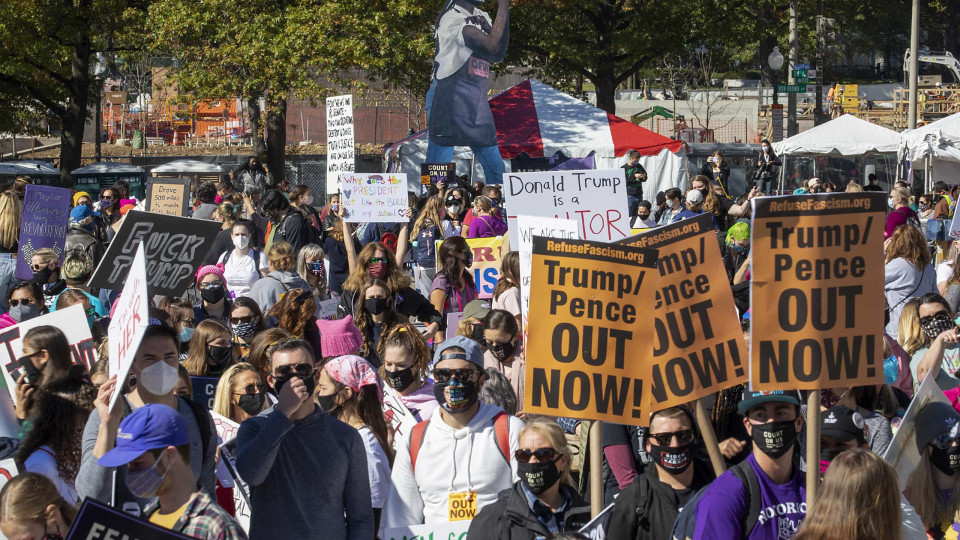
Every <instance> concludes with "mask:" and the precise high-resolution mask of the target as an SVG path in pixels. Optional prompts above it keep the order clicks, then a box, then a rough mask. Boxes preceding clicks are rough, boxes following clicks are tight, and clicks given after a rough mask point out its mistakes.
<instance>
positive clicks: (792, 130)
mask: <svg viewBox="0 0 960 540" xmlns="http://www.w3.org/2000/svg"><path fill="white" fill-rule="evenodd" d="M798 3H799V0H790V52H789V57H790V60H789V68H790V79H789V83H788V84H797V80H796V78H795V77H794V76H793V74H794V69H795V66H796V64H797V60H799V59H800V39H799V38H798V37H797V4H798ZM797 131H798V129H797V94H796V93H794V92H791V93H790V94H788V95H787V137H793V136H794V135H796V134H797Z"/></svg>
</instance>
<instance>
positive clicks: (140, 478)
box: [127, 459, 170, 499]
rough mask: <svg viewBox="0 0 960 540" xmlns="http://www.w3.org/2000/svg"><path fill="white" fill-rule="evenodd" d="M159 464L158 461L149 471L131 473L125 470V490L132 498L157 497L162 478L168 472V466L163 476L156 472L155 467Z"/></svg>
mask: <svg viewBox="0 0 960 540" xmlns="http://www.w3.org/2000/svg"><path fill="white" fill-rule="evenodd" d="M159 464H160V460H159V459H158V460H157V461H156V463H154V464H153V467H150V468H149V469H143V470H141V471H131V470H127V488H128V489H129V490H130V493H133V496H134V497H139V498H141V499H150V498H152V497H156V496H157V492H158V491H160V484H162V483H163V477H164V476H166V475H167V471H169V470H170V466H169V465H168V466H167V471H163V474H160V473H158V472H157V465H159Z"/></svg>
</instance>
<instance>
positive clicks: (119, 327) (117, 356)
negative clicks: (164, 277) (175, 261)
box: [107, 245, 150, 410]
mask: <svg viewBox="0 0 960 540" xmlns="http://www.w3.org/2000/svg"><path fill="white" fill-rule="evenodd" d="M149 321H150V304H149V293H148V292H147V268H146V261H145V257H144V255H143V246H142V245H139V246H137V253H136V255H134V257H133V264H131V265H130V272H128V273H127V283H126V285H124V286H123V291H122V292H121V293H120V298H118V299H117V303H116V304H115V306H114V310H113V316H112V317H111V319H110V327H109V328H108V329H107V335H108V336H109V340H108V342H107V343H108V346H109V348H110V362H109V363H110V372H109V373H110V375H111V376H112V375H116V376H117V381H124V380H126V377H127V373H129V372H130V366H132V365H133V360H134V358H135V357H136V355H137V347H139V346H140V340H141V339H143V334H144V332H146V331H147V325H148V324H150V322H149ZM120 394H121V392H114V393H113V396H112V397H111V398H110V409H111V410H112V409H113V407H114V406H115V405H116V403H117V400H118V398H119V397H120Z"/></svg>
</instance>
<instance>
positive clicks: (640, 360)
mask: <svg viewBox="0 0 960 540" xmlns="http://www.w3.org/2000/svg"><path fill="white" fill-rule="evenodd" d="M656 265H657V250H655V249H646V248H635V247H630V246H618V245H609V244H604V243H602V242H591V241H585V240H554V239H552V238H542V237H534V238H533V279H532V282H531V291H530V311H531V313H536V314H537V316H536V317H533V318H531V319H530V325H529V336H530V339H529V341H528V342H527V355H526V358H527V372H526V381H525V383H524V394H525V396H526V397H525V399H524V407H523V410H524V412H526V413H527V414H548V415H551V416H569V417H571V418H581V419H585V420H601V421H610V422H615V423H619V424H631V425H637V424H641V425H646V422H647V415H646V414H645V413H647V412H649V411H648V410H647V409H648V404H649V400H646V399H643V392H642V388H643V385H644V382H643V381H644V380H646V379H647V378H648V377H649V374H650V364H649V362H647V361H646V359H648V358H649V357H650V356H651V354H652V352H653V336H654V328H653V310H651V309H649V306H651V305H653V298H654V290H655V289H656V286H657V275H656ZM628 350H629V351H630V358H629V361H627V360H628V359H627V351H628Z"/></svg>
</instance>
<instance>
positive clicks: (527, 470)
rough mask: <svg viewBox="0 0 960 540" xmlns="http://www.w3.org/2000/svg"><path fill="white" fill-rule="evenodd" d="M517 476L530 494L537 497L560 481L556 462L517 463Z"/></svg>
mask: <svg viewBox="0 0 960 540" xmlns="http://www.w3.org/2000/svg"><path fill="white" fill-rule="evenodd" d="M558 460H559V458H558ZM517 476H519V477H520V481H521V482H523V485H524V486H526V487H527V489H529V490H530V493H533V494H534V495H539V494H541V493H543V492H544V491H546V490H548V489H550V488H551V487H553V485H554V484H556V483H557V482H559V481H560V470H559V469H557V462H556V461H547V462H544V463H517Z"/></svg>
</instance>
